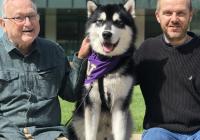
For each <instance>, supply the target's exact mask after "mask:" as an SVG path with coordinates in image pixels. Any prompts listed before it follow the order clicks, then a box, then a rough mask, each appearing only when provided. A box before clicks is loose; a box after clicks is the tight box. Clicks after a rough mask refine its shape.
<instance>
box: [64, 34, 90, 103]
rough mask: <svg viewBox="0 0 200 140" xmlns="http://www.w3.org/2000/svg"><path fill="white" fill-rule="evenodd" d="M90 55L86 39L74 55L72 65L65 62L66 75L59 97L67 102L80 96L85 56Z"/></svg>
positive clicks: (84, 70)
mask: <svg viewBox="0 0 200 140" xmlns="http://www.w3.org/2000/svg"><path fill="white" fill-rule="evenodd" d="M89 53H90V44H89V39H88V38H87V37H86V38H85V39H84V40H83V42H82V45H81V48H80V50H79V52H78V54H75V55H74V58H73V61H72V64H71V65H70V64H69V62H68V60H66V73H65V77H64V80H63V87H62V88H61V92H60V96H61V97H62V98H63V99H65V100H68V101H76V100H77V99H78V98H79V97H80V96H81V94H80V92H81V89H82V87H83V82H84V79H85V74H86V68H87V56H88V54H89Z"/></svg>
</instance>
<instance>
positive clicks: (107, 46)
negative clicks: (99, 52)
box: [102, 40, 119, 53]
mask: <svg viewBox="0 0 200 140" xmlns="http://www.w3.org/2000/svg"><path fill="white" fill-rule="evenodd" d="M118 43H119V40H118V41H117V42H116V43H114V44H112V43H110V42H106V41H105V42H103V43H102V47H103V51H104V52H106V53H110V52H112V51H113V50H114V49H115V47H116V46H117V45H118Z"/></svg>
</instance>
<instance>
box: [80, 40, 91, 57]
mask: <svg viewBox="0 0 200 140" xmlns="http://www.w3.org/2000/svg"><path fill="white" fill-rule="evenodd" d="M89 53H90V40H89V38H88V37H85V38H84V40H83V41H82V44H81V48H80V50H79V52H78V58H80V59H83V58H86V57H87V56H88V55H89Z"/></svg>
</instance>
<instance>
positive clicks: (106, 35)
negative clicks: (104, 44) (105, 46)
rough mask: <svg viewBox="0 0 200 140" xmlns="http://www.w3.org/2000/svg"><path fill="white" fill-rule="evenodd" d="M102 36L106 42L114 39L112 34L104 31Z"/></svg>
mask: <svg viewBox="0 0 200 140" xmlns="http://www.w3.org/2000/svg"><path fill="white" fill-rule="evenodd" d="M102 35H103V38H104V39H105V40H108V39H110V38H111V37H112V33H111V32H109V31H104V32H103V34H102Z"/></svg>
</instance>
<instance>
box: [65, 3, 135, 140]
mask: <svg viewBox="0 0 200 140" xmlns="http://www.w3.org/2000/svg"><path fill="white" fill-rule="evenodd" d="M87 9H88V21H87V24H86V34H88V37H89V39H90V44H91V49H92V52H91V54H90V56H89V58H88V66H87V77H86V80H85V83H84V89H85V90H84V92H83V93H82V95H83V97H82V98H81V100H80V101H78V102H77V105H76V111H75V112H74V115H73V118H72V122H71V125H70V127H69V139H70V140H129V139H130V137H131V133H132V119H131V114H130V112H129V105H130V102H131V95H132V89H133V84H134V74H133V71H134V65H133V52H134V48H135V46H134V42H135V38H136V26H135V23H134V19H133V17H135V2H134V0H128V1H127V2H126V3H125V4H108V5H97V4H96V3H94V2H92V1H88V2H87Z"/></svg>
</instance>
